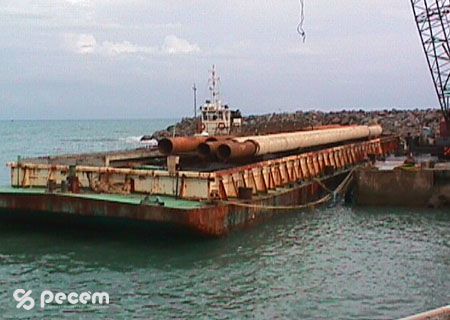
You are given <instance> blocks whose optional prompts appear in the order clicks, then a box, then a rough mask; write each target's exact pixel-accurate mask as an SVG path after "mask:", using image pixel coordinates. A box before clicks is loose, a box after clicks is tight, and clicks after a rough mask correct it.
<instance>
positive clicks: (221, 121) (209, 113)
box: [197, 65, 242, 136]
mask: <svg viewBox="0 0 450 320" xmlns="http://www.w3.org/2000/svg"><path fill="white" fill-rule="evenodd" d="M219 84H220V78H219V77H218V76H217V72H216V68H215V66H214V65H213V66H212V70H211V78H210V79H209V90H210V92H211V100H206V101H205V103H204V104H203V105H202V106H201V107H200V111H201V118H200V122H199V126H198V130H197V131H198V135H201V136H228V135H231V134H237V133H239V131H240V128H241V126H242V115H241V112H240V111H239V110H231V109H230V108H229V107H228V105H223V104H222V101H221V100H220V91H219Z"/></svg>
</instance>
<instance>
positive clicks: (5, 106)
mask: <svg viewBox="0 0 450 320" xmlns="http://www.w3.org/2000/svg"><path fill="white" fill-rule="evenodd" d="M305 2H306V12H305V14H306V21H305V29H306V32H307V40H306V43H303V42H302V41H301V39H300V37H299V36H298V34H297V33H296V26H297V23H298V19H299V3H298V0H292V1H290V0H272V1H269V0H268V1H263V0H259V1H242V0H240V1H238V0H228V1H215V0H214V1H211V0H209V1H206V0H199V1H191V0H183V1H181V0H53V1H50V0H40V1H38V0H35V1H32V0H19V1H17V0H14V1H13V0H0V119H23V118H28V119H36V118H37V119H49V118H50V119H66V118H69V119H72V118H76V119H80V118H167V117H179V116H184V115H190V114H191V113H192V91H191V87H192V83H193V82H196V83H197V86H198V87H199V91H198V94H199V98H200V99H201V100H204V98H206V97H207V78H208V70H209V69H210V68H211V65H212V64H215V65H216V66H217V69H218V71H219V73H220V76H221V80H222V87H221V89H222V90H221V91H222V96H223V100H224V101H225V102H226V103H229V104H230V105H232V106H235V107H237V108H239V109H241V110H242V111H243V112H244V114H251V113H267V112H274V111H277V112H278V111H280V110H281V111H290V110H307V109H313V108H314V109H321V110H333V109H343V108H345V109H353V108H358V109H359V108H364V109H374V108H391V107H397V108H406V107H429V106H436V105H437V102H436V98H435V97H434V94H433V88H432V84H431V80H430V76H429V75H428V72H427V68H426V61H425V57H424V55H423V52H422V49H421V46H420V44H419V38H418V34H417V31H416V29H415V25H414V21H413V16H412V13H411V8H410V3H409V1H407V0H395V1H392V0H377V1H373V0H336V1H330V0H309V1H308V0H306V1H305Z"/></svg>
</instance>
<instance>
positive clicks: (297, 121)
mask: <svg viewBox="0 0 450 320" xmlns="http://www.w3.org/2000/svg"><path fill="white" fill-rule="evenodd" d="M441 118H442V114H441V111H440V110H439V109H422V110H419V109H415V110H396V109H392V110H380V111H363V110H359V111H346V110H342V111H333V112H323V111H297V112H293V113H273V114H265V115H251V116H247V117H244V119H243V126H242V128H241V132H240V134H239V135H245V136H247V135H256V134H269V133H278V132H289V131H297V130H305V129H308V128H311V127H318V126H328V125H371V124H380V125H381V126H382V127H383V130H384V131H383V133H384V134H386V135H391V134H396V135H399V136H401V137H406V136H408V134H410V135H411V136H418V135H420V133H421V131H422V128H423V127H429V128H431V129H432V130H433V132H435V133H436V134H437V133H438V132H439V122H440V120H441ZM199 121H200V119H197V120H196V119H194V118H184V119H182V120H181V121H180V122H179V123H177V124H175V125H172V126H169V127H168V128H167V129H166V130H162V131H157V132H155V133H154V134H153V136H154V137H156V138H158V139H160V138H163V137H171V136H173V132H174V129H175V135H176V136H185V135H187V136H189V135H193V134H195V132H196V128H197V126H198V122H199Z"/></svg>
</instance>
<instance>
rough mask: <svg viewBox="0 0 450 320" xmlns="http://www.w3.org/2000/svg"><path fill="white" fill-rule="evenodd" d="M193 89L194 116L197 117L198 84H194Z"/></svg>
mask: <svg viewBox="0 0 450 320" xmlns="http://www.w3.org/2000/svg"><path fill="white" fill-rule="evenodd" d="M192 90H193V91H194V118H197V86H196V85H195V82H194V85H193V86H192Z"/></svg>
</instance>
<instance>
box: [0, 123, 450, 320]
mask: <svg viewBox="0 0 450 320" xmlns="http://www.w3.org/2000/svg"><path fill="white" fill-rule="evenodd" d="M171 122H172V121H169V120H161V121H155V120H136V121H15V122H8V121H3V122H2V121H0V151H1V152H0V162H1V163H6V162H7V161H10V160H15V159H16V158H17V156H18V155H22V156H39V155H46V154H56V153H70V152H82V151H94V150H96V151H100V150H110V149H121V148H133V147H137V146H139V143H138V138H139V137H140V136H141V135H143V134H149V133H152V132H153V131H154V130H156V129H160V128H164V127H166V126H167V125H169V124H170V123H171ZM8 175H9V173H8V170H7V168H6V167H2V168H1V169H0V185H7V184H8V183H9V176H8ZM18 288H23V289H26V290H32V291H33V292H32V294H31V296H32V297H34V298H35V299H36V302H37V307H35V308H34V309H33V310H32V311H25V310H23V309H16V302H15V301H14V299H13V292H14V290H15V289H18ZM46 289H48V290H52V291H53V292H55V293H56V292H58V291H62V292H65V293H69V292H72V291H75V292H78V293H81V292H84V291H90V292H94V291H106V292H108V293H109V295H110V305H108V306H92V305H76V306H72V305H68V304H64V305H62V306H60V305H52V306H48V307H47V308H45V309H43V310H41V309H40V308H39V306H38V304H39V296H40V293H41V292H42V291H43V290H46ZM446 304H450V212H448V210H446V211H444V210H442V211H432V210H410V209H396V208H383V209H351V208H347V207H344V206H338V207H334V208H325V209H321V210H317V211H311V212H305V213H301V212H299V213H298V214H291V215H288V216H282V217H279V218H278V219H275V220H273V221H271V222H269V223H266V224H263V225H260V226H258V227H255V228H252V229H249V230H245V231H242V232H236V233H233V234H232V235H231V236H229V237H228V238H225V239H220V240H204V239H203V240H201V239H190V238H173V237H169V236H167V235H166V236H161V235H159V236H155V235H153V234H146V233H145V232H139V233H134V232H116V231H114V232H112V231H108V230H104V231H98V230H97V231H89V232H84V231H80V230H76V229H75V230H74V229H73V228H70V226H69V227H65V228H63V229H61V228H47V227H46V228H44V227H42V226H35V225H26V226H24V225H13V224H9V223H6V222H2V221H0V318H22V319H28V318H55V319H60V318H62V317H68V318H74V319H78V318H82V319H105V318H106V319H131V318H137V319H139V318H141V319H153V318H156V319H167V318H173V317H175V318H219V319H223V318H233V319H234V318H244V317H250V318H263V319H272V318H291V319H317V318H334V319H393V318H398V317H400V316H406V315H408V314H411V313H415V312H418V311H423V310H427V309H430V308H436V307H439V306H443V305H446Z"/></svg>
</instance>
